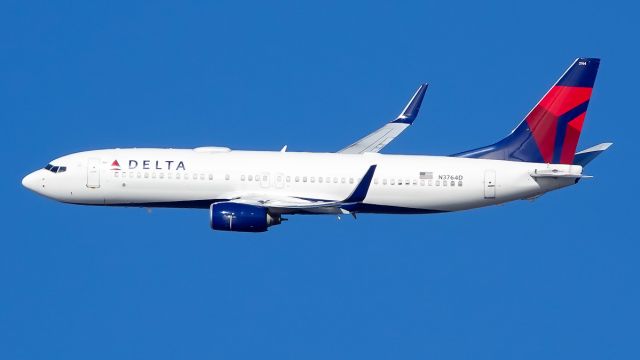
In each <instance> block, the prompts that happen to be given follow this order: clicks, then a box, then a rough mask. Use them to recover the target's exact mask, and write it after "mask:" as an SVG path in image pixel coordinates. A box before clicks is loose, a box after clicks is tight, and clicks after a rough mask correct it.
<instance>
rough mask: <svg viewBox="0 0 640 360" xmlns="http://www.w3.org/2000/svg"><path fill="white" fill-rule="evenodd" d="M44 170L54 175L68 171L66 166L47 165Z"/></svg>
mask: <svg viewBox="0 0 640 360" xmlns="http://www.w3.org/2000/svg"><path fill="white" fill-rule="evenodd" d="M44 168H45V170H49V171H51V172H52V173H54V174H55V173H61V172H65V171H67V167H66V166H53V165H51V164H47V166H45V167H44Z"/></svg>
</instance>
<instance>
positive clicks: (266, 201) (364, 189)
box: [229, 165, 377, 214]
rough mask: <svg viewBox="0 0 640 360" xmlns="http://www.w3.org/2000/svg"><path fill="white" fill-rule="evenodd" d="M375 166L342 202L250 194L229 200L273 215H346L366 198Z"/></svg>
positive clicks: (370, 168)
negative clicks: (261, 209)
mask: <svg viewBox="0 0 640 360" xmlns="http://www.w3.org/2000/svg"><path fill="white" fill-rule="evenodd" d="M376 166H377V165H371V166H370V167H369V169H368V170H367V172H366V173H365V174H364V176H363V177H362V180H360V182H359V183H358V185H356V187H355V189H354V190H353V191H352V192H351V194H350V195H349V196H348V197H347V198H345V199H344V200H324V199H308V198H302V197H294V196H273V195H259V194H252V195H246V196H239V197H236V198H233V199H231V200H229V201H230V202H235V203H239V204H247V205H254V206H261V207H265V208H267V209H268V210H269V212H271V213H274V214H293V213H322V214H348V213H350V212H351V210H350V209H353V208H354V206H355V205H357V204H360V203H362V202H363V201H364V199H365V198H366V197H367V193H368V192H369V186H370V185H371V181H372V180H373V174H374V173H375V171H376Z"/></svg>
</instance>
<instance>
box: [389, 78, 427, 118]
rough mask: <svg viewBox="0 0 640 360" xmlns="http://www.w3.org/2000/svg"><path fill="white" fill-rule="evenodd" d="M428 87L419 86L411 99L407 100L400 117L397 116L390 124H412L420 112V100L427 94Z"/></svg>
mask: <svg viewBox="0 0 640 360" xmlns="http://www.w3.org/2000/svg"><path fill="white" fill-rule="evenodd" d="M428 86H429V84H422V85H420V87H419V88H418V90H416V93H415V94H413V96H412V97H411V100H409V103H408V104H407V106H405V107H404V110H402V112H401V113H400V115H398V117H397V118H396V119H395V120H393V121H392V123H403V124H409V125H411V124H413V121H414V120H415V119H416V117H417V116H418V111H420V105H422V99H424V94H425V93H426V92H427V87H428Z"/></svg>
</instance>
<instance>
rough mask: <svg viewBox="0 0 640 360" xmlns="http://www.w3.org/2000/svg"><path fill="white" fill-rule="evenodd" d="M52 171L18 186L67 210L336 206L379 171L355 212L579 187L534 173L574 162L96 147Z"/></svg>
mask: <svg viewBox="0 0 640 360" xmlns="http://www.w3.org/2000/svg"><path fill="white" fill-rule="evenodd" d="M51 165H53V166H64V167H66V171H64V172H58V173H53V172H51V171H49V170H46V169H41V170H37V171H35V172H33V173H32V174H30V175H28V176H27V177H25V179H24V180H23V184H24V185H25V186H26V187H28V188H30V189H31V190H33V191H35V192H37V193H39V194H42V195H44V196H47V197H50V198H53V199H55V200H59V201H62V202H67V203H74V204H88V205H119V206H141V207H193V208H209V206H210V204H211V203H214V202H218V201H224V200H230V199H237V198H241V197H247V196H250V197H254V198H270V199H278V198H281V197H282V198H284V197H286V198H300V199H321V200H338V201H339V200H341V199H344V198H346V197H347V196H349V194H350V193H351V192H352V191H353V190H354V187H355V186H356V185H357V184H358V183H359V180H360V179H361V178H362V176H363V175H364V174H365V172H366V171H367V169H368V168H369V167H370V166H371V165H377V167H376V170H375V173H374V177H373V181H372V182H371V185H370V187H369V191H368V193H367V195H366V198H365V200H364V201H363V202H362V207H361V208H360V210H359V211H358V212H379V213H430V212H442V211H456V210H465V209H471V208H477V207H482V206H487V205H493V204H499V203H503V202H507V201H511V200H517V199H526V198H532V197H535V196H538V195H541V194H543V193H545V192H548V191H550V190H554V189H558V188H561V187H565V186H568V185H572V184H574V183H575V182H576V179H575V178H534V177H532V176H531V174H532V173H534V172H536V171H549V170H552V169H554V170H558V171H561V172H563V173H572V174H580V173H581V172H582V168H581V167H580V166H579V165H560V164H552V165H550V164H539V163H527V162H513V161H502V160H484V159H471V158H456V157H442V156H414V155H384V154H379V153H365V154H339V153H303V152H272V151H235V150H234V151H231V150H229V149H226V148H198V149H110V150H95V151H86V152H80V153H75V154H71V155H67V156H63V157H61V158H58V159H56V160H54V161H52V162H51ZM295 212H296V211H291V212H289V213H295ZM300 212H304V213H308V212H309V211H300Z"/></svg>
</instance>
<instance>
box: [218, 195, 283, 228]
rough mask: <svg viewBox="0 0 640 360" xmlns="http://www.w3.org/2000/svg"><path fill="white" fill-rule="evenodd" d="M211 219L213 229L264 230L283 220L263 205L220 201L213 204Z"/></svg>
mask: <svg viewBox="0 0 640 360" xmlns="http://www.w3.org/2000/svg"><path fill="white" fill-rule="evenodd" d="M209 221H210V224H211V228H212V229H213V230H222V231H244V232H263V231H267V228H268V227H269V226H273V225H278V224H280V222H281V221H282V219H281V217H280V215H272V214H270V213H269V211H267V209H266V208H264V207H261V206H254V205H247V204H238V203H234V202H220V203H215V204H211V207H210V208H209Z"/></svg>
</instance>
